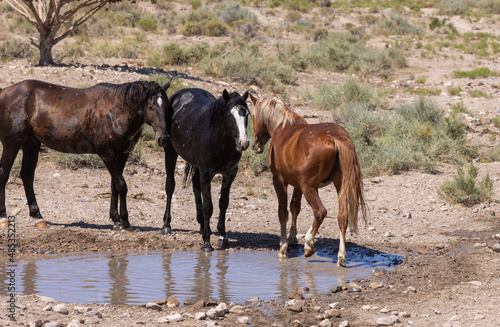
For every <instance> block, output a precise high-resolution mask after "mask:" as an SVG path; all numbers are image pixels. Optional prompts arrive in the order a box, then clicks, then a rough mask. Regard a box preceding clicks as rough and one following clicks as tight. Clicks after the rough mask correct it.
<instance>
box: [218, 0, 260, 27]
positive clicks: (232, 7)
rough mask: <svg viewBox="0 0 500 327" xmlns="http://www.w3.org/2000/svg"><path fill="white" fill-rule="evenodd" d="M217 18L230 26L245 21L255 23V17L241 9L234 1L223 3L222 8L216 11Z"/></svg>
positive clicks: (248, 11) (246, 10)
mask: <svg viewBox="0 0 500 327" xmlns="http://www.w3.org/2000/svg"><path fill="white" fill-rule="evenodd" d="M217 16H218V17H219V18H220V20H222V21H223V22H224V23H226V24H228V25H230V26H234V25H235V24H236V23H241V22H245V21H247V22H252V23H257V16H256V15H255V14H254V13H253V12H251V11H250V10H248V9H244V8H242V7H241V5H240V4H239V3H238V2H235V1H228V2H224V3H223V5H222V8H221V9H219V10H218V11H217Z"/></svg>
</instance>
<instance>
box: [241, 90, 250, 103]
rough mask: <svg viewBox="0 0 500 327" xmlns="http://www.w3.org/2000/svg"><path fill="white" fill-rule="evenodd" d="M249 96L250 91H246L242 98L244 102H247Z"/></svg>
mask: <svg viewBox="0 0 500 327" xmlns="http://www.w3.org/2000/svg"><path fill="white" fill-rule="evenodd" d="M248 94H249V92H248V90H246V92H245V93H243V96H242V98H243V100H245V101H247V98H248Z"/></svg>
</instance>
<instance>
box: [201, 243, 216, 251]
mask: <svg viewBox="0 0 500 327" xmlns="http://www.w3.org/2000/svg"><path fill="white" fill-rule="evenodd" d="M201 250H202V251H203V252H212V251H213V250H214V248H213V247H212V246H211V245H210V243H208V244H207V243H205V244H203V246H202V247H201Z"/></svg>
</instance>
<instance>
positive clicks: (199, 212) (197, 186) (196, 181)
mask: <svg viewBox="0 0 500 327" xmlns="http://www.w3.org/2000/svg"><path fill="white" fill-rule="evenodd" d="M191 183H192V184H193V194H194V203H195V206H196V220H197V221H198V224H200V233H202V234H203V228H204V226H205V218H204V217H203V200H202V196H201V182H200V170H199V169H198V168H195V170H194V174H193V177H192V178H191ZM208 232H209V233H210V234H211V233H212V231H211V230H210V226H208Z"/></svg>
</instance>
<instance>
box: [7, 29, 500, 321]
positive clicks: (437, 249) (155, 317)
mask: <svg viewBox="0 0 500 327" xmlns="http://www.w3.org/2000/svg"><path fill="white" fill-rule="evenodd" d="M454 23H455V26H456V27H457V28H458V29H459V31H460V32H461V33H463V32H464V31H467V30H477V29H479V30H485V31H490V32H491V31H498V30H500V29H499V28H498V27H499V26H498V23H495V24H490V23H488V22H469V21H466V20H461V19H455V20H454ZM443 51H447V50H446V49H445V50H443ZM463 56H464V59H463V60H461V61H460V62H457V61H456V60H454V59H453V57H444V56H441V57H440V56H435V57H434V58H433V59H424V58H422V57H420V56H419V54H418V53H415V54H414V55H413V56H411V57H410V59H409V66H408V67H407V68H405V69H403V70H401V71H399V72H397V76H396V78H395V79H394V80H392V81H378V80H376V79H373V80H372V81H371V82H373V83H374V85H378V87H379V88H381V89H395V92H394V94H395V95H394V97H393V101H394V103H398V102H399V103H400V102H405V103H406V102H411V101H412V100H413V99H414V96H413V95H411V94H409V93H406V92H405V91H404V90H405V89H406V87H407V86H408V84H411V83H412V81H411V80H409V79H408V76H409V75H410V73H414V74H416V75H427V76H428V79H427V82H426V87H429V88H441V89H442V90H443V93H442V94H441V95H439V96H435V97H432V98H433V100H435V101H436V102H437V103H439V104H440V106H441V107H442V108H443V110H445V111H448V109H449V107H450V105H451V104H453V103H457V102H460V101H463V102H464V103H465V104H466V106H467V108H468V109H469V112H470V113H471V114H470V115H463V119H464V120H465V121H466V122H467V124H468V136H469V138H470V139H471V142H473V143H475V144H478V143H488V144H492V145H496V144H497V136H498V132H499V131H498V128H496V127H495V126H493V124H491V119H492V118H493V117H495V116H497V115H498V113H499V111H500V96H499V91H498V88H499V85H500V80H499V77H494V78H493V77H491V78H486V79H475V80H468V79H460V80H459V79H453V78H451V74H450V73H451V71H453V70H454V69H462V70H469V69H474V68H477V66H478V65H480V66H488V67H489V68H490V69H492V70H495V71H500V62H499V61H498V59H497V60H493V61H488V62H478V60H477V59H476V58H474V57H473V56H472V55H467V54H464V55H463ZM90 63H96V62H95V60H93V61H92V62H89V64H90ZM103 63H104V62H103ZM105 63H106V64H108V65H110V67H107V68H106V67H105V68H100V67H95V66H82V67H74V66H62V67H29V66H27V65H26V63H25V62H23V61H16V62H10V63H7V64H3V65H0V87H5V86H8V85H11V84H13V83H16V82H19V81H21V80H24V79H29V78H36V79H41V80H46V81H50V82H53V83H58V84H63V85H68V86H76V87H80V86H82V85H92V84H94V83H98V82H111V83H122V82H129V81H136V80H138V79H142V78H146V77H147V73H148V71H145V70H140V69H134V68H133V67H132V68H131V66H130V67H129V66H127V68H125V63H124V62H122V61H119V60H116V61H114V62H112V61H110V60H106V62H105ZM114 64H117V65H119V66H118V67H113V65H114ZM171 73H173V72H171ZM190 74H191V75H190V77H196V78H189V79H186V82H188V83H191V84H192V85H194V86H197V87H203V88H206V89H209V90H211V91H212V92H214V93H215V94H217V93H220V92H221V91H222V90H223V89H224V88H228V89H229V90H231V91H233V90H236V91H239V92H242V91H244V90H245V89H246V87H245V86H243V85H238V84H235V83H227V82H225V81H217V80H213V79H210V78H208V77H205V76H202V75H201V74H200V73H199V72H197V71H196V69H194V70H193V71H191V73H190ZM183 76H184V77H186V76H185V75H183ZM346 78H347V77H346V76H343V75H340V74H330V73H315V74H313V73H301V76H300V78H299V80H298V82H297V83H298V85H297V86H294V88H295V89H296V90H298V89H300V88H301V86H302V87H307V86H311V85H314V84H315V83H316V84H317V83H319V82H318V81H332V83H335V84H337V83H340V82H342V81H343V80H345V79H346ZM449 85H453V86H460V87H461V88H462V89H463V90H464V91H467V90H470V89H481V90H483V91H484V92H488V93H491V94H492V97H491V98H471V97H470V96H468V95H467V94H462V95H460V96H450V95H448V94H447V93H446V90H447V86H449ZM257 91H260V92H262V93H265V92H264V91H261V90H257ZM289 94H294V93H292V92H289ZM295 94H298V93H295ZM291 100H292V101H293V100H294V98H293V96H292V97H291ZM295 110H297V111H298V112H299V113H301V114H306V115H308V116H311V117H319V119H328V117H327V115H326V114H325V113H324V112H317V111H315V110H313V109H311V108H309V107H307V106H305V105H304V106H297V107H295ZM315 119H317V118H315ZM492 135H494V137H492ZM143 156H144V158H143V159H144V161H145V164H144V165H141V166H137V165H133V164H128V165H127V167H126V172H125V178H126V180H127V183H128V186H129V195H128V199H129V202H128V207H129V213H130V221H131V223H132V225H133V226H134V228H135V230H134V231H133V232H115V231H112V230H111V223H110V221H109V218H108V214H107V212H108V207H109V176H108V173H107V172H106V171H105V170H99V169H77V170H66V169H61V168H60V167H58V166H57V165H56V164H55V163H54V162H53V161H52V160H51V159H50V155H49V154H43V155H42V158H41V161H40V163H39V166H38V168H37V172H36V178H35V191H36V193H37V200H38V203H39V205H40V208H41V212H42V215H44V217H45V219H46V220H47V221H48V222H50V224H49V227H48V228H45V229H41V228H35V227H34V226H33V221H32V220H31V219H30V218H29V217H28V211H27V208H26V206H25V196H24V191H23V188H22V183H21V180H20V178H19V177H17V175H18V171H19V166H17V168H16V167H15V169H17V171H16V172H13V173H12V174H11V178H10V180H9V183H8V185H7V207H8V210H9V212H16V213H17V214H16V221H15V223H16V239H17V247H16V251H17V252H16V258H17V259H18V260H21V259H32V258H36V256H38V255H43V254H50V253H60V252H64V253H73V252H111V251H128V252H131V251H136V252H137V251H149V250H161V249H176V250H197V249H199V248H200V246H201V236H200V234H199V233H198V228H199V227H198V225H197V223H196V222H195V219H194V208H193V201H192V194H191V191H190V189H189V188H186V189H183V188H182V187H181V178H182V176H181V172H182V169H181V167H180V165H181V162H180V161H179V163H178V164H179V174H178V176H177V181H178V187H177V190H176V194H175V199H174V202H173V217H174V218H173V222H172V228H173V233H172V234H171V235H168V236H166V237H165V236H162V235H161V233H160V227H161V226H162V221H161V220H162V216H163V211H164V205H165V204H164V202H165V193H164V191H163V187H164V182H165V174H164V168H163V152H161V151H159V150H150V149H145V151H143ZM478 166H479V167H480V174H484V173H486V172H489V174H490V176H492V177H493V178H494V179H495V181H496V183H495V192H494V197H493V198H494V199H498V198H500V194H499V192H500V189H499V188H498V185H497V184H498V179H499V178H500V164H499V163H496V162H495V163H489V164H478ZM454 173H455V168H454V167H451V166H447V165H443V166H441V167H440V172H439V173H438V174H435V175H428V174H422V173H419V172H410V173H406V174H401V175H394V176H378V177H376V178H369V179H365V181H364V182H365V192H366V197H367V200H368V205H369V208H370V221H369V223H368V225H366V226H360V227H361V228H360V232H359V234H358V235H352V236H349V237H348V242H349V243H348V248H349V246H353V245H354V244H355V245H357V246H362V247H366V248H369V249H374V250H377V251H382V252H389V253H395V254H399V255H401V256H402V257H403V262H402V263H401V264H399V265H397V266H395V267H394V269H393V270H389V271H375V272H374V273H372V274H371V275H370V276H366V278H363V279H360V280H356V281H351V283H350V284H346V285H341V287H340V288H337V287H336V284H335V283H333V282H332V290H331V291H326V292H325V293H322V294H320V295H317V296H314V297H306V298H305V299H302V298H301V295H300V293H301V290H290V292H291V294H290V297H291V299H290V300H289V301H268V300H266V299H255V298H253V299H249V301H247V302H245V303H238V304H234V303H219V302H220V301H218V299H200V300H203V301H201V302H196V303H177V302H176V300H175V298H169V299H168V301H167V299H158V300H160V301H158V302H157V303H156V304H148V305H141V306H122V305H97V304H81V303H80V304H79V303H59V302H57V301H55V300H53V299H50V298H46V297H43V296H40V295H37V294H30V295H18V296H16V307H15V319H9V318H8V317H7V315H8V314H9V308H10V306H9V305H10V304H9V302H8V300H9V299H10V298H9V296H8V294H7V293H6V292H4V291H2V293H1V295H0V301H1V305H0V326H27V325H30V326H57V325H62V326H94V325H99V326H116V325H122V326H127V325H146V326H156V325H164V324H166V323H170V324H171V325H175V326H210V325H220V326H235V325H238V324H239V325H246V324H251V325H253V326H272V325H274V326H312V325H316V326H348V325H349V326H377V325H379V326H383V325H396V326H398V325H403V326H487V327H490V326H491V327H493V326H500V313H498V303H499V302H500V293H499V292H498V290H499V289H500V255H499V252H498V251H499V245H498V242H499V239H500V220H499V219H498V215H499V214H500V206H499V204H498V203H497V201H494V202H491V203H486V204H481V205H478V206H475V207H470V208H467V207H462V206H459V205H451V204H449V203H447V202H445V201H444V200H442V199H441V198H440V196H439V195H438V194H437V189H438V188H439V186H440V185H441V184H442V183H443V182H444V181H445V180H447V179H449V178H450V177H451V176H452V175H453V174H454ZM218 185H219V181H214V186H213V197H214V198H215V199H216V198H217V196H218V187H217V186H218ZM321 197H322V199H324V202H325V205H326V206H327V209H328V212H329V213H328V217H327V219H326V220H325V222H324V223H323V225H322V227H321V229H320V235H319V236H318V238H317V244H316V246H317V248H331V249H332V250H333V251H336V250H337V248H338V241H337V240H338V234H339V233H338V227H337V224H336V219H335V218H336V203H335V202H336V194H335V191H334V189H333V188H326V189H322V190H321ZM302 206H303V208H302V213H301V215H300V216H299V221H298V229H299V233H300V235H299V243H300V246H302V245H303V241H304V240H303V235H304V233H305V232H306V231H307V229H308V228H309V226H310V224H311V212H310V208H309V207H308V205H307V203H306V202H305V201H303V204H302ZM216 214H217V209H216V211H215V213H214V216H215V215H216ZM212 224H213V225H212V230H216V227H215V224H216V222H215V219H212ZM226 228H227V230H228V232H229V238H230V247H231V248H230V250H231V251H234V250H238V249H257V250H261V251H277V249H278V234H279V223H278V220H277V200H276V198H275V195H274V191H273V189H272V182H271V175H270V174H269V173H268V172H264V173H262V174H260V175H259V176H255V175H254V174H253V173H251V172H241V173H240V174H239V175H238V177H237V179H236V181H235V183H234V184H233V188H232V192H231V202H230V207H229V210H228V222H227V224H226ZM7 233H8V231H7V229H6V228H2V229H1V230H0V234H1V237H0V253H1V260H2V262H3V264H2V265H3V266H2V269H4V270H3V271H5V272H7V271H6V268H4V267H6V265H7V260H8V256H7V254H8V250H7V247H8V246H7V244H8V243H7V239H8V235H7ZM212 243H213V245H214V246H216V236H214V235H213V236H212ZM304 260H305V259H304ZM348 265H349V258H348ZM89 269H91V267H89ZM347 269H349V268H347ZM4 279H7V277H5V278H4ZM174 296H175V294H174Z"/></svg>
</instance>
